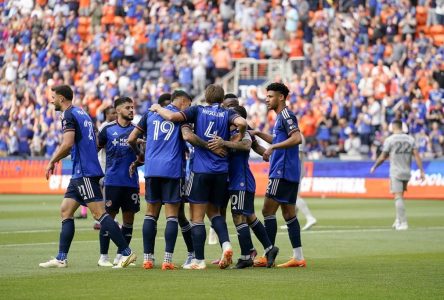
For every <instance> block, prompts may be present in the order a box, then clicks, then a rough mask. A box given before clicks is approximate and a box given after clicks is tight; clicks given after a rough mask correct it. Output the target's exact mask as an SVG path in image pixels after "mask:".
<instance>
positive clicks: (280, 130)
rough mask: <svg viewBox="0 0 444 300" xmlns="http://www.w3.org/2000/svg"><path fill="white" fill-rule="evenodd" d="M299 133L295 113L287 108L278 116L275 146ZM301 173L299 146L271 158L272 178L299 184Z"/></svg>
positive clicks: (274, 137)
mask: <svg viewBox="0 0 444 300" xmlns="http://www.w3.org/2000/svg"><path fill="white" fill-rule="evenodd" d="M297 131H299V128H298V121H297V119H296V117H295V115H294V114H293V112H291V111H290V110H289V109H288V108H286V107H285V108H284V109H283V110H282V111H281V112H280V113H279V114H278V115H277V116H276V123H275V124H274V128H273V144H277V143H280V142H283V141H285V140H286V139H288V138H289V137H290V135H291V134H293V133H294V132H297ZM300 173H301V172H300V162H299V145H296V146H293V147H290V148H286V149H275V150H274V151H273V153H272V154H271V158H270V174H269V177H270V178H283V179H285V180H288V181H291V182H299V179H300Z"/></svg>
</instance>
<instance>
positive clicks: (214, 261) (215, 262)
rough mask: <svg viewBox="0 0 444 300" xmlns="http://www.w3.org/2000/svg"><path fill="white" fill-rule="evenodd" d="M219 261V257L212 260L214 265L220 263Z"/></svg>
mask: <svg viewBox="0 0 444 300" xmlns="http://www.w3.org/2000/svg"><path fill="white" fill-rule="evenodd" d="M219 263H220V259H219V258H218V259H215V260H212V261H211V264H212V265H218V264H219Z"/></svg>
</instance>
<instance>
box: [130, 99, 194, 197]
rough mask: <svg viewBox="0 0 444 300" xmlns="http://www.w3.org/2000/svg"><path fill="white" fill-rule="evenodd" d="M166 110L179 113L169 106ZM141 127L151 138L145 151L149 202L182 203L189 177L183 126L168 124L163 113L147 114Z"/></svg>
mask: <svg viewBox="0 0 444 300" xmlns="http://www.w3.org/2000/svg"><path fill="white" fill-rule="evenodd" d="M165 108H166V109H168V110H170V111H173V112H178V111H179V109H178V108H177V107H176V106H174V105H173V104H169V105H168V106H166V107H165ZM137 128H138V129H139V130H141V131H142V132H144V133H145V134H146V136H147V142H146V150H145V178H146V180H145V187H146V193H145V199H146V201H147V202H150V203H154V202H160V201H161V202H163V203H177V202H179V201H181V186H182V179H183V177H184V176H185V149H186V145H185V141H184V140H183V138H182V132H181V124H180V123H173V122H170V121H166V120H165V119H163V118H162V117H161V116H160V115H159V114H157V113H154V112H147V113H146V114H145V115H144V116H143V117H142V119H141V120H140V122H139V124H137Z"/></svg>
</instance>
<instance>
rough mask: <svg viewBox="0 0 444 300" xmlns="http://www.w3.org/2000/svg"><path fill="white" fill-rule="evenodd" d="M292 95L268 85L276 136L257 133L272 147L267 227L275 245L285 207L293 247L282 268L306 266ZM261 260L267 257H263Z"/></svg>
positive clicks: (297, 134)
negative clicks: (298, 211)
mask: <svg viewBox="0 0 444 300" xmlns="http://www.w3.org/2000/svg"><path fill="white" fill-rule="evenodd" d="M288 93H289V90H288V88H287V87H286V86H285V85H284V84H282V83H277V82H276V83H272V84H270V85H268V86H267V98H266V103H267V107H268V109H269V110H274V111H275V112H276V122H275V125H274V128H273V135H270V134H268V133H263V132H257V133H256V135H257V136H258V137H260V138H261V139H263V140H265V141H266V142H267V143H269V144H271V146H270V147H269V148H268V149H267V150H265V152H264V153H263V156H262V157H263V159H264V160H265V161H270V171H269V181H268V186H267V191H266V194H265V202H264V207H263V209H262V214H263V215H264V220H265V228H266V230H267V233H268V237H269V238H270V241H271V243H272V244H273V245H274V242H275V239H276V232H277V224H276V212H277V210H278V208H279V207H281V210H282V216H283V217H284V220H285V222H286V223H287V228H288V236H289V238H290V241H291V245H292V247H293V257H292V258H291V259H290V260H289V261H288V262H286V263H284V264H280V265H278V267H281V268H287V267H305V266H306V262H305V259H304V256H303V253H302V244H301V232H300V226H299V221H298V218H297V216H296V205H295V204H296V197H297V193H298V186H299V180H300V177H301V176H300V161H299V155H298V154H299V148H298V145H299V144H300V143H301V141H302V139H301V134H300V131H299V128H298V123H297V119H296V117H295V115H294V114H293V112H291V111H290V110H289V109H288V108H287V107H286V104H285V101H286V99H287V96H288ZM258 260H265V258H264V257H261V258H258Z"/></svg>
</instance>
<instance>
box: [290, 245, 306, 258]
mask: <svg viewBox="0 0 444 300" xmlns="http://www.w3.org/2000/svg"><path fill="white" fill-rule="evenodd" d="M293 258H295V259H297V260H303V259H304V255H303V254H302V247H297V248H293Z"/></svg>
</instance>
